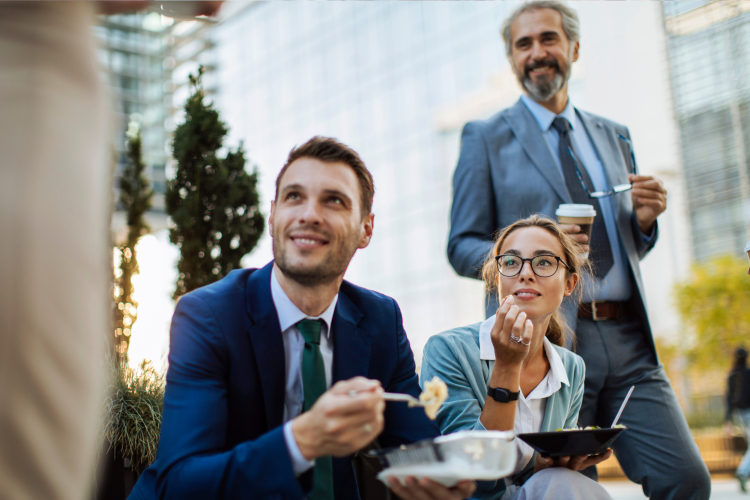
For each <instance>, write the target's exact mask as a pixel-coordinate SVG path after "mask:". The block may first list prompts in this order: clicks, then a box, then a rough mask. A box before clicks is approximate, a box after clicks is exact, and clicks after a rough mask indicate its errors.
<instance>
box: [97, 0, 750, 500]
mask: <svg viewBox="0 0 750 500" xmlns="http://www.w3.org/2000/svg"><path fill="white" fill-rule="evenodd" d="M514 7H515V5H514V3H510V2H332V3H328V2H251V1H244V2H227V3H225V5H224V6H223V7H222V9H221V11H220V12H219V14H218V16H217V17H216V18H213V19H203V20H180V19H174V18H172V17H169V16H167V15H164V14H163V13H161V12H159V11H158V10H156V9H152V11H151V12H146V13H140V14H132V15H117V16H107V17H102V18H101V21H100V23H99V26H97V27H96V28H95V32H96V35H97V37H98V38H99V40H100V43H101V49H100V61H101V66H102V76H103V78H105V79H106V81H107V83H108V85H109V87H110V88H111V90H112V106H113V108H114V110H115V111H116V117H117V127H116V132H115V135H114V136H113V137H112V142H113V146H114V148H115V150H116V151H117V163H118V165H117V167H116V169H115V175H114V191H115V193H114V197H113V199H114V200H118V199H119V198H118V196H119V192H118V190H119V182H118V179H119V176H120V175H121V174H122V172H123V168H124V167H125V165H126V164H127V154H126V152H127V148H126V135H125V131H126V130H127V129H128V127H129V126H132V125H131V124H133V123H135V124H137V126H138V127H139V128H140V131H141V134H142V140H143V157H144V162H145V164H146V165H147V167H148V168H147V176H148V177H149V179H150V180H151V182H152V186H153V188H154V190H155V196H154V197H153V207H152V209H151V210H150V211H149V212H148V213H147V216H146V220H147V222H148V223H149V225H150V227H151V233H150V234H149V235H147V236H144V237H142V238H141V240H140V242H139V243H138V246H137V250H138V262H139V267H140V274H138V275H136V276H134V277H133V286H134V298H135V300H136V301H137V302H138V314H137V318H138V319H137V322H135V323H134V324H133V327H132V331H131V334H130V336H129V344H130V346H129V351H128V360H129V363H130V364H131V366H136V365H138V364H139V363H140V362H141V361H143V360H152V361H154V363H155V365H156V366H157V368H158V369H162V370H163V369H164V367H165V363H166V353H167V351H168V329H169V322H170V319H171V314H172V312H173V310H174V303H173V300H172V293H173V291H174V286H175V281H176V279H177V271H176V267H175V264H176V261H177V258H178V256H179V251H178V249H177V248H176V247H175V246H173V245H172V244H171V243H170V242H169V235H168V227H169V225H170V222H169V220H168V217H167V214H166V211H165V204H164V198H163V194H164V191H165V185H166V183H167V182H168V180H169V179H170V178H172V176H173V175H174V169H175V167H174V161H173V160H172V159H171V137H172V133H173V132H174V130H175V127H176V126H177V125H179V124H180V123H181V122H182V121H183V120H184V111H183V107H184V104H185V101H186V99H187V98H188V96H189V92H190V90H189V86H188V74H190V73H193V74H195V73H196V72H197V70H198V67H199V66H201V65H202V66H203V67H204V68H205V72H206V73H205V74H204V76H203V86H204V89H205V91H206V94H207V96H208V98H209V100H210V101H212V102H213V103H214V105H215V107H216V108H217V110H218V111H219V113H220V116H221V119H222V120H223V121H224V122H225V123H226V124H227V126H228V128H229V136H228V140H227V141H226V143H225V146H228V147H230V148H235V147H237V146H238V145H240V144H243V145H244V149H245V152H246V157H247V158H248V170H249V171H252V170H253V169H257V172H258V178H259V180H258V191H259V194H260V199H261V209H262V212H263V213H264V214H265V215H266V216H267V214H268V211H269V209H270V202H271V200H272V199H273V196H274V182H275V179H276V175H277V173H278V171H279V169H280V168H281V166H282V165H283V163H284V160H285V158H286V156H287V154H288V152H289V150H290V149H291V148H292V147H294V146H295V145H299V144H302V143H303V142H305V141H306V140H307V139H309V138H310V137H312V136H313V135H325V136H332V137H336V138H337V139H339V140H341V141H342V142H344V143H346V144H348V145H350V146H352V147H353V148H354V149H355V150H357V151H358V152H359V153H360V154H361V155H362V157H363V159H364V160H365V163H366V164H367V166H368V168H369V169H370V171H371V172H372V174H373V176H374V180H375V187H376V196H375V203H374V207H373V211H374V213H375V214H376V217H375V234H374V238H373V241H372V243H371V245H370V246H369V247H368V248H367V249H365V250H362V251H360V252H359V253H358V254H357V255H356V256H355V258H354V260H353V262H352V264H351V266H350V268H349V270H348V272H347V275H346V278H347V279H348V280H350V281H352V282H354V283H356V284H358V285H360V286H364V287H366V288H371V289H374V290H377V291H379V292H382V293H385V294H387V295H390V296H392V297H394V298H395V299H396V300H397V301H398V303H399V305H400V306H401V309H402V312H403V317H404V324H405V328H406V331H407V334H408V336H409V339H410V342H411V345H412V348H413V350H414V353H415V358H416V361H417V364H418V365H419V363H420V360H421V357H422V349H423V346H424V344H425V342H426V341H427V339H428V338H429V337H430V336H431V335H433V334H435V333H438V332H440V331H443V330H446V329H449V328H452V327H455V326H459V325H462V324H468V323H474V322H477V321H481V320H483V319H484V291H483V286H482V284H481V283H480V282H479V281H476V280H471V279H467V278H461V277H459V276H458V275H456V273H455V272H454V271H453V269H452V268H451V267H450V265H449V263H448V260H447V257H446V245H447V235H448V229H449V228H448V220H449V211H450V205H451V196H452V193H451V181H452V175H453V170H454V168H455V165H456V160H457V158H458V150H459V140H460V133H461V129H462V127H463V125H464V124H465V123H466V122H467V121H470V120H476V119H482V118H487V117H490V116H492V115H493V114H495V113H497V112H498V111H500V110H501V109H503V108H505V107H508V106H510V105H512V104H513V103H514V102H515V101H516V100H517V99H518V97H519V96H520V93H521V91H520V87H519V85H518V84H517V82H516V79H515V76H514V75H513V73H512V70H511V68H510V66H509V63H508V61H507V59H506V57H505V52H504V47H503V44H502V40H501V38H500V35H499V27H500V24H501V22H502V20H503V19H504V18H505V17H506V15H507V14H508V13H509V12H510V10H512V9H513V8H514ZM575 8H576V10H577V11H578V13H579V16H580V18H581V27H582V36H581V57H580V59H579V61H578V62H577V63H576V64H575V65H574V66H573V74H572V77H571V80H570V85H569V94H570V96H571V99H572V102H573V103H574V105H575V106H576V107H579V108H581V109H584V110H586V111H590V112H592V113H595V114H598V115H602V116H605V117H607V118H610V119H612V120H614V121H617V122H620V123H623V124H626V125H627V126H628V127H629V128H630V132H631V135H632V138H633V143H634V145H635V153H636V157H637V162H638V167H639V170H640V172H641V173H645V174H650V175H656V176H658V177H660V178H661V179H662V180H663V181H664V183H665V184H666V187H667V189H668V191H669V207H668V210H667V212H666V213H665V214H663V215H662V216H661V217H660V218H659V224H660V231H661V233H660V234H661V235H660V241H659V243H658V244H657V245H656V248H655V249H654V251H653V252H652V253H651V254H650V255H649V256H648V257H647V258H646V259H644V260H643V261H642V263H641V266H642V270H643V276H644V282H645V286H646V294H647V300H648V308H649V315H650V319H651V323H652V327H653V330H654V333H655V336H656V338H657V345H658V346H659V351H660V355H661V357H662V362H664V363H665V366H666V369H667V372H668V374H669V375H670V378H671V380H672V383H673V384H674V386H675V390H676V392H677V394H678V397H679V399H680V402H681V404H682V406H683V409H684V410H685V412H686V414H687V416H688V420H689V422H690V424H691V426H692V427H693V430H694V435H695V437H696V440H697V441H698V444H699V446H700V447H701V451H702V453H703V455H704V458H705V459H706V461H707V463H708V464H709V468H710V469H711V470H712V471H714V472H722V471H725V472H728V471H730V470H732V468H733V467H735V466H736V464H737V462H738V461H739V457H740V456H741V454H739V451H738V448H739V445H737V444H736V443H734V441H733V440H731V439H729V440H728V439H718V437H717V436H718V435H719V433H718V432H719V431H717V430H716V428H717V427H718V426H720V425H721V424H722V422H723V419H724V411H725V407H724V390H725V385H726V375H727V373H728V371H729V367H730V363H731V360H730V357H729V355H730V354H731V349H732V348H734V347H736V346H737V345H735V344H736V340H737V339H742V338H743V335H744V338H750V337H748V335H750V331H748V330H747V328H748V327H742V326H737V325H734V326H733V325H732V324H720V325H718V327H720V328H725V329H731V328H734V330H732V331H733V333H732V334H731V336H730V337H726V338H725V337H721V335H720V334H715V331H716V328H713V329H712V328H704V327H700V326H699V323H700V322H699V321H698V319H696V315H695V314H696V312H695V311H696V308H694V307H691V308H688V309H690V310H686V308H685V307H683V308H682V309H680V303H681V302H682V303H683V304H687V303H691V302H689V300H698V302H700V301H704V302H709V301H711V300H713V299H715V300H716V301H717V303H718V305H717V306H716V307H717V308H719V311H720V310H721V308H722V307H725V308H726V309H727V310H729V309H732V308H739V310H740V311H742V310H743V307H747V309H745V314H747V311H750V305H748V304H750V292H748V287H747V285H742V283H743V280H745V281H748V277H747V276H746V275H745V271H746V269H747V265H748V263H747V260H745V262H744V264H743V262H742V261H741V260H740V259H742V258H745V257H744V253H743V249H744V246H745V242H746V241H748V240H750V180H749V177H750V79H749V78H748V76H750V75H748V74H747V71H748V70H747V68H748V66H750V53H749V52H748V51H749V49H748V48H749V47H750V2H741V1H722V2H686V1H680V2H663V3H662V2H616V3H604V2H593V3H590V2H582V3H576V4H575ZM125 219H126V218H125V214H124V212H123V210H122V206H117V205H116V207H115V213H114V217H113V238H114V242H115V244H119V243H121V242H122V241H123V240H124V239H125V235H126V233H127V226H126V220H125ZM118 258H119V257H118V254H117V252H115V261H117V259H118ZM271 258H272V252H271V240H270V238H269V236H268V233H267V232H266V233H265V234H264V235H263V237H262V239H261V240H260V242H259V244H258V246H257V247H256V248H255V249H254V250H253V251H252V252H251V253H250V254H248V255H246V256H245V258H243V260H242V264H243V266H245V267H260V266H263V265H265V264H266V263H267V262H268V261H270V260H271ZM743 266H744V267H743ZM699 271H704V272H703V273H701V272H699ZM722 273H727V274H722ZM732 273H734V274H735V275H736V276H734V275H732ZM717 276H718V277H719V281H720V282H721V283H720V284H719V285H720V286H724V285H726V287H727V288H729V289H733V290H734V298H725V297H724V298H722V297H720V296H718V295H716V296H713V295H711V292H706V290H709V291H710V290H712V289H711V286H716V284H715V283H714V282H713V281H711V280H712V279H715V278H716V277H717ZM729 283H740V284H739V285H736V286H735V285H732V286H730V285H729ZM743 286H744V288H743ZM737 294H739V299H738V298H737ZM722 300H724V301H725V302H726V301H731V304H726V303H724V302H722ZM737 301H739V302H737ZM743 301H744V302H743ZM743 304H744V306H743ZM712 311H713V313H715V310H712ZM720 316H721V314H719V316H717V317H720ZM720 321H721V320H719V322H720ZM747 324H750V322H748V323H747ZM714 326H716V325H714ZM742 328H745V329H744V330H743V329H742ZM701 335H714V336H715V337H716V335H718V337H716V338H713V337H712V339H711V341H710V342H709V341H705V343H704V340H705V339H704V338H703V337H701ZM704 345H705V346H707V347H705V348H704V347H703V346H704ZM737 439H740V438H737ZM610 469H611V470H610V471H609V472H607V470H608V469H607V468H606V467H603V468H602V472H601V474H602V475H605V476H606V475H607V474H610V475H612V476H616V475H617V470H618V468H617V465H616V463H613V464H611V467H610ZM618 498H620V497H618ZM621 498H625V497H621ZM627 498H631V497H627ZM632 498H640V497H637V496H635V497H632ZM727 498H728V497H727Z"/></svg>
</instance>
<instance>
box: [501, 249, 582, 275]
mask: <svg viewBox="0 0 750 500" xmlns="http://www.w3.org/2000/svg"><path fill="white" fill-rule="evenodd" d="M495 262H497V270H498V271H500V274H502V275H503V276H505V277H506V278H512V277H513V276H518V275H519V274H521V270H522V269H523V265H524V263H526V262H530V263H531V270H532V271H533V272H534V274H536V275H537V276H539V277H540V278H549V277H550V276H553V275H554V274H555V273H556V272H557V270H558V269H559V268H560V264H562V265H563V266H565V269H567V270H568V271H570V272H573V270H572V269H571V268H570V266H568V265H567V264H566V263H565V261H563V260H562V259H561V258H560V257H558V256H557V255H552V254H549V255H537V256H536V257H534V258H533V259H522V258H521V257H519V256H518V255H513V254H503V255H498V256H497V257H495Z"/></svg>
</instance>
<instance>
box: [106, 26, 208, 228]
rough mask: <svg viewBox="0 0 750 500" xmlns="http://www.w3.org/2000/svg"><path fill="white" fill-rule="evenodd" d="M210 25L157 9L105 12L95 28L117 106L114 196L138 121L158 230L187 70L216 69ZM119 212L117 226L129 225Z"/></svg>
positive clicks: (154, 225)
mask: <svg viewBox="0 0 750 500" xmlns="http://www.w3.org/2000/svg"><path fill="white" fill-rule="evenodd" d="M211 26H212V24H211V23H210V22H207V21H175V20H174V19H172V18H170V17H166V16H163V15H161V14H160V13H159V12H154V11H152V12H142V13H135V14H119V15H112V16H101V17H100V20H99V24H98V26H95V27H94V33H95V35H96V37H97V39H98V41H99V47H100V48H99V62H100V65H101V68H102V70H103V78H104V81H105V83H106V84H107V86H108V87H109V90H110V95H111V97H112V100H111V102H112V106H113V108H114V109H113V111H114V119H115V123H114V125H115V126H114V135H113V144H112V145H113V148H114V150H115V152H116V156H117V161H116V163H117V165H116V168H115V175H114V177H115V178H114V181H115V182H114V189H115V198H114V199H115V200H117V199H118V198H119V187H118V186H119V173H120V172H121V170H122V168H123V167H124V165H125V163H126V162H127V156H126V155H127V147H126V142H125V141H126V138H125V131H126V130H127V129H128V126H129V124H131V123H137V124H138V126H139V128H140V130H141V137H142V141H143V160H144V162H145V163H146V165H147V166H148V167H149V168H148V171H147V175H148V176H149V178H150V180H151V182H152V185H153V187H154V190H155V196H154V198H153V208H152V210H151V212H150V213H149V214H148V216H147V219H148V221H149V223H150V224H151V225H152V228H153V229H160V228H163V227H165V226H166V216H165V214H164V197H163V196H162V195H163V194H164V189H165V183H166V180H167V177H168V173H169V172H168V171H169V168H170V158H171V132H172V131H173V129H174V123H175V121H176V120H179V114H180V107H181V105H182V104H184V101H185V99H186V97H187V90H188V89H187V88H186V87H187V85H186V82H187V74H188V73H189V72H191V71H195V70H196V69H197V68H198V65H199V64H203V65H204V66H205V67H206V69H207V71H209V72H210V71H212V70H213V60H212V58H211V51H210V49H211V47H212V42H211V37H210V36H209V30H210V28H211ZM214 84H215V80H212V79H211V77H210V76H209V77H208V78H207V85H206V90H207V92H208V93H213V92H214V90H215V88H214ZM116 209H119V207H117V206H116ZM118 215H119V214H117V213H116V214H115V226H116V228H119V227H120V226H122V224H124V221H119V220H118Z"/></svg>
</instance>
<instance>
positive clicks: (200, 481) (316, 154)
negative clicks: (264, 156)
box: [130, 137, 475, 500]
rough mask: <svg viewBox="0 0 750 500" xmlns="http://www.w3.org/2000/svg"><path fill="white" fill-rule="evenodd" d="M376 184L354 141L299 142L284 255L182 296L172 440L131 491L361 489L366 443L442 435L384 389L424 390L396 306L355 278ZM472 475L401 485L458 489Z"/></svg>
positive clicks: (154, 494) (318, 497)
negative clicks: (445, 482) (355, 458)
mask: <svg viewBox="0 0 750 500" xmlns="http://www.w3.org/2000/svg"><path fill="white" fill-rule="evenodd" d="M373 195H374V186H373V182H372V177H371V175H370V172H369V171H368V170H367V168H366V167H365V165H364V163H363V162H362V160H361V159H360V158H359V155H358V154H357V153H356V152H355V151H353V150H352V149H350V148H349V147H347V146H345V145H344V144H341V143H339V142H337V141H335V140H334V139H329V138H323V137H314V138H312V139H310V141H308V142H307V143H305V144H303V145H302V146H299V147H297V148H295V149H293V150H292V151H291V152H290V154H289V157H288V159H287V162H286V164H285V165H284V167H283V168H282V169H281V172H280V173H279V175H278V177H277V179H276V197H275V200H274V201H273V203H272V204H271V214H270V216H269V227H270V230H271V237H272V238H273V255H274V260H273V261H272V262H271V263H269V264H268V265H266V266H265V267H263V268H262V269H243V270H236V271H232V272H231V273H230V274H229V275H228V276H227V277H225V278H224V279H222V280H221V281H218V282H217V283H214V284H212V285H208V286H205V287H203V288H200V289H198V290H196V291H193V292H191V293H189V294H186V295H184V296H183V297H182V298H180V300H179V302H178V303H177V308H176V310H175V313H174V318H173V320H172V330H171V339H170V350H169V369H168V371H167V386H166V394H165V397H164V419H163V422H162V428H161V441H160V443H159V450H158V454H157V458H156V461H155V462H154V464H153V465H151V467H149V468H148V469H147V470H146V471H145V472H144V473H143V475H142V476H141V478H140V479H139V481H138V483H137V484H136V486H135V489H134V490H133V493H132V494H131V497H130V498H131V499H142V500H152V499H156V498H174V499H179V500H187V499H200V500H207V499H218V498H222V499H241V498H242V499H244V498H258V499H260V498H280V499H301V498H303V497H307V498H310V499H311V500H332V499H334V498H335V499H345V498H347V499H356V498H358V497H359V493H358V491H357V483H356V479H355V476H354V471H353V468H352V454H353V453H354V452H356V451H357V450H359V449H361V448H363V447H365V446H366V445H367V444H369V443H370V442H371V441H373V440H374V439H375V438H376V437H378V436H379V440H380V444H381V445H383V446H385V447H391V446H399V445H401V444H403V443H409V442H412V441H417V440H420V439H425V438H430V437H434V436H437V435H438V434H439V433H438V430H437V426H436V425H435V423H434V422H433V421H431V420H429V419H428V418H427V416H426V415H425V413H424V411H423V410H422V409H420V408H410V407H408V406H407V405H405V404H400V403H389V404H388V405H386V404H385V401H384V400H383V397H382V392H383V389H385V390H388V391H392V392H400V393H408V394H411V395H413V396H418V395H419V393H420V390H419V385H418V382H417V375H416V373H415V365H414V356H413V354H412V351H411V347H410V346H409V341H408V339H407V338H406V333H405V332H404V329H403V325H402V320H401V312H400V310H399V307H398V304H396V302H395V301H394V300H393V299H391V298H389V297H386V296H384V295H381V294H379V293H376V292H372V291H370V290H366V289H364V288H360V287H357V286H355V285H353V284H351V283H349V282H347V281H344V273H345V272H346V269H347V267H348V266H349V262H350V261H351V259H352V257H353V256H354V253H355V252H356V251H357V250H358V249H360V248H365V247H367V246H368V245H369V243H370V239H371V238H372V234H373V224H374V218H375V216H374V215H373V214H372V213H371V208H372V201H373ZM474 487H475V485H474V483H473V482H471V481H464V482H463V483H459V485H457V486H456V487H454V488H452V489H447V488H445V487H444V486H442V485H440V484H438V483H434V482H431V481H429V480H422V481H420V482H418V483H417V482H416V481H408V484H407V485H406V486H396V487H394V489H398V493H399V495H400V496H401V497H402V498H404V499H407V500H410V499H414V500H416V499H424V500H427V499H445V500H449V499H460V498H466V497H468V496H470V495H471V493H472V492H473V491H474Z"/></svg>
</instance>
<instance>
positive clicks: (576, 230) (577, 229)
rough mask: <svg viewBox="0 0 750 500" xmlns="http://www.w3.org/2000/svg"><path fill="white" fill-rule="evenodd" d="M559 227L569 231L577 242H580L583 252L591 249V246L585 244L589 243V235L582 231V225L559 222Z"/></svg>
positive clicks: (565, 231)
mask: <svg viewBox="0 0 750 500" xmlns="http://www.w3.org/2000/svg"><path fill="white" fill-rule="evenodd" d="M558 227H559V228H560V229H561V230H562V232H563V233H567V234H568V235H570V237H571V238H573V240H574V241H575V242H576V243H578V246H580V247H581V251H582V252H584V253H586V252H588V251H590V249H589V246H588V245H585V244H584V243H588V241H589V237H588V236H586V233H582V232H581V226H579V225H577V224H558Z"/></svg>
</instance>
